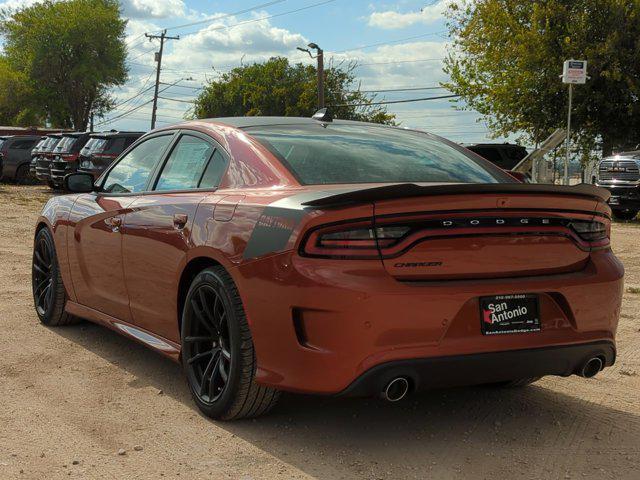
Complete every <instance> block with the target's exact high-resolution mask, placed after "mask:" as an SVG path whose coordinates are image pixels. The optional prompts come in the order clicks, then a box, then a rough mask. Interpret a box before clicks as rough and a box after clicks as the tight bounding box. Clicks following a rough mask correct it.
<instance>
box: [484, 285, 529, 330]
mask: <svg viewBox="0 0 640 480" xmlns="http://www.w3.org/2000/svg"><path fill="white" fill-rule="evenodd" d="M538 304H539V300H538V295H535V294H530V293H521V294H514V295H495V296H493V297H481V298H480V324H481V328H482V333H483V334H484V335H500V334H505V333H529V332H539V331H540V315H539V307H538Z"/></svg>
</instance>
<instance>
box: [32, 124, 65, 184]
mask: <svg viewBox="0 0 640 480" xmlns="http://www.w3.org/2000/svg"><path fill="white" fill-rule="evenodd" d="M60 140H62V134H61V133H52V134H50V135H47V140H46V141H45V142H44V143H43V144H42V146H41V147H40V149H39V151H38V156H37V157H36V178H37V179H38V180H40V181H41V182H43V183H46V184H47V185H49V186H50V187H51V188H53V187H54V185H53V182H52V181H51V161H52V160H53V152H54V150H55V148H56V146H57V145H58V143H59V142H60Z"/></svg>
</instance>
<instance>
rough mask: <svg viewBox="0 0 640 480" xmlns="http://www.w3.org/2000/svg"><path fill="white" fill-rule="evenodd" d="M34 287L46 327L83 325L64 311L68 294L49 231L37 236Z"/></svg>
mask: <svg viewBox="0 0 640 480" xmlns="http://www.w3.org/2000/svg"><path fill="white" fill-rule="evenodd" d="M31 286H32V290H33V301H34V305H35V307H36V313H37V314H38V318H39V319H40V321H41V322H42V323H43V324H45V325H49V326H52V327H57V326H61V325H70V324H73V323H77V322H78V321H79V319H78V318H76V317H74V316H72V315H69V314H68V313H67V312H65V311H64V307H65V304H66V302H67V294H66V292H65V289H64V284H63V283H62V276H61V275H60V266H59V265H58V257H57V256H56V248H55V243H54V241H53V237H52V236H51V232H49V229H48V228H42V229H40V230H39V231H38V233H37V234H36V238H35V242H34V246H33V260H32V267H31Z"/></svg>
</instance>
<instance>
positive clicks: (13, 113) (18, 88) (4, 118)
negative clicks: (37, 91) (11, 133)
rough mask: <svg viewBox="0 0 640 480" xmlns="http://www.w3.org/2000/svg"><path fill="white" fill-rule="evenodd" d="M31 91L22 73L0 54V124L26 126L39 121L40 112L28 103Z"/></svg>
mask: <svg viewBox="0 0 640 480" xmlns="http://www.w3.org/2000/svg"><path fill="white" fill-rule="evenodd" d="M31 93H32V92H31V91H30V89H29V86H28V83H27V80H26V78H25V76H24V74H22V73H20V72H16V71H15V70H14V69H13V68H12V67H11V65H9V62H8V61H7V59H6V58H5V57H4V56H0V125H17V126H25V127H26V126H29V125H37V124H38V123H40V121H41V119H42V117H41V112H40V111H39V109H38V108H34V107H33V105H31V104H30V99H31Z"/></svg>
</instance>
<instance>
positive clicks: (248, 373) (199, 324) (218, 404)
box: [181, 267, 280, 420]
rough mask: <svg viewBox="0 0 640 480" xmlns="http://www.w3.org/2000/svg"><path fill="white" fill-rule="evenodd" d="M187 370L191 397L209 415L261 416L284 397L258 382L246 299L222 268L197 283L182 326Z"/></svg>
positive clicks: (205, 273) (203, 275)
mask: <svg viewBox="0 0 640 480" xmlns="http://www.w3.org/2000/svg"><path fill="white" fill-rule="evenodd" d="M181 342H182V354H181V357H182V365H183V368H184V371H185V375H186V377H187V383H188V385H189V389H190V391H191V395H192V396H193V399H194V401H195V403H196V405H197V406H198V408H199V409H200V410H201V411H202V413H204V414H205V415H206V416H208V417H211V418H214V419H219V420H237V419H240V418H247V417H257V416H260V415H263V414H264V413H266V412H268V411H269V410H271V409H272V408H273V407H274V406H275V404H276V403H277V401H278V398H279V397H280V392H279V391H277V390H275V389H272V388H269V387H265V386H261V385H258V384H257V383H256V382H255V375H256V366H257V362H256V355H255V350H254V346H253V340H252V338H251V331H250V330H249V326H248V324H247V319H246V316H245V312H244V308H243V306H242V300H241V299H240V295H239V293H238V289H237V287H236V285H235V283H234V282H233V279H232V278H231V276H230V275H229V274H228V273H227V271H226V270H225V269H224V268H222V267H212V268H207V269H205V270H203V271H202V272H200V273H199V274H198V275H197V276H196V278H195V279H194V280H193V282H192V283H191V287H190V288H189V292H188V293H187V297H186V300H185V305H184V309H183V314H182V327H181Z"/></svg>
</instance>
